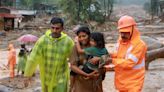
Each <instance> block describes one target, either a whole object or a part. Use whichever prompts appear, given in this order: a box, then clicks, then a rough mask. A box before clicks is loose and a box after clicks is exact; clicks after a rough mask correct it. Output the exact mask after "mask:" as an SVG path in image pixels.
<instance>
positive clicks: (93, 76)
mask: <svg viewBox="0 0 164 92" xmlns="http://www.w3.org/2000/svg"><path fill="white" fill-rule="evenodd" d="M99 75H100V74H99V72H98V71H96V70H95V71H93V72H91V73H89V74H87V77H89V78H93V79H97V78H98V77H99Z"/></svg>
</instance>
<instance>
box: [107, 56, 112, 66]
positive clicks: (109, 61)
mask: <svg viewBox="0 0 164 92" xmlns="http://www.w3.org/2000/svg"><path fill="white" fill-rule="evenodd" d="M111 63H112V58H110V57H109V58H107V61H106V65H109V64H111Z"/></svg>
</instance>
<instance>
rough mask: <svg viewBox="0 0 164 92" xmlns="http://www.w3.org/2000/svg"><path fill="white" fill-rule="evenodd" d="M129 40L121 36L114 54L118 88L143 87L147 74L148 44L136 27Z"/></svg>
mask: <svg viewBox="0 0 164 92" xmlns="http://www.w3.org/2000/svg"><path fill="white" fill-rule="evenodd" d="M132 33H133V34H132V38H131V40H130V41H128V42H126V43H125V42H122V40H121V38H120V40H119V41H118V43H117V45H116V52H114V53H113V54H112V57H113V61H112V62H113V64H114V65H115V86H116V88H117V89H118V90H132V89H134V88H135V89H142V86H143V82H144V75H145V53H146V51H147V46H146V44H145V43H144V42H143V41H142V40H141V39H140V34H139V31H138V30H137V28H136V27H134V30H133V32H132Z"/></svg>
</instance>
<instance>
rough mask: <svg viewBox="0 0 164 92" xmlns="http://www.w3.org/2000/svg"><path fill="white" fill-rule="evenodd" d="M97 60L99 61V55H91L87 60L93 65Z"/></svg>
mask: <svg viewBox="0 0 164 92" xmlns="http://www.w3.org/2000/svg"><path fill="white" fill-rule="evenodd" d="M99 61H100V57H93V58H91V59H89V62H91V63H92V64H94V65H96V64H97V63H98V62H99Z"/></svg>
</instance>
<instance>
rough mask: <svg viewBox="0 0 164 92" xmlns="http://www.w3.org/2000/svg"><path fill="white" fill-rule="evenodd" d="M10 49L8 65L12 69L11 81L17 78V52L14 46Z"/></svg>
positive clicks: (11, 45) (10, 46) (10, 45)
mask: <svg viewBox="0 0 164 92" xmlns="http://www.w3.org/2000/svg"><path fill="white" fill-rule="evenodd" d="M8 48H9V53H8V64H7V66H8V67H9V69H10V80H11V79H13V78H14V76H15V72H14V68H15V65H16V50H15V48H14V45H13V44H9V46H8Z"/></svg>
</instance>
